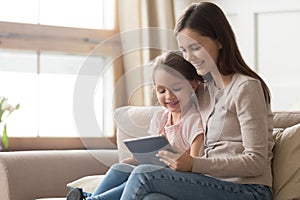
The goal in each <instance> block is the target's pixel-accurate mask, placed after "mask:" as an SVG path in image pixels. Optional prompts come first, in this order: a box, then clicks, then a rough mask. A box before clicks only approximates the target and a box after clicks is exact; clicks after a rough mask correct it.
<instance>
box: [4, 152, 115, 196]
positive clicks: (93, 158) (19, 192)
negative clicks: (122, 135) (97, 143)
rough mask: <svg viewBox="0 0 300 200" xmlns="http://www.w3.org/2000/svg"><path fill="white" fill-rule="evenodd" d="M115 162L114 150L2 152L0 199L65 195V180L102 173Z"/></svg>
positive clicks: (66, 181) (69, 180)
mask: <svg viewBox="0 0 300 200" xmlns="http://www.w3.org/2000/svg"><path fill="white" fill-rule="evenodd" d="M116 162H118V151H117V150H50V151H22V152H1V153H0V188H1V199H3V200H29V199H36V198H41V197H50V196H51V197H62V196H66V194H67V192H68V190H67V187H66V185H67V183H69V182H71V181H74V180H76V179H78V178H81V177H83V176H87V175H94V174H104V173H105V172H106V171H107V170H108V168H109V167H110V166H111V165H112V164H113V163H116Z"/></svg>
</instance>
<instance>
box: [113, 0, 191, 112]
mask: <svg viewBox="0 0 300 200" xmlns="http://www.w3.org/2000/svg"><path fill="white" fill-rule="evenodd" d="M191 2H192V1H190V0H118V1H117V5H118V11H119V13H118V19H119V20H118V21H119V30H120V40H121V46H122V55H121V56H120V59H121V60H122V67H116V68H115V70H116V73H117V74H118V76H119V78H118V80H117V81H116V92H115V93H116V95H115V98H116V107H119V106H123V105H152V104H153V95H152V85H151V74H150V73H151V72H150V71H149V67H148V68H147V64H148V63H149V61H151V60H152V59H153V58H155V57H156V56H157V55H159V54H160V53H162V52H163V51H166V50H173V49H178V48H177V43H176V40H175V38H174V36H173V29H174V25H175V21H176V18H177V16H178V15H179V13H181V12H182V11H183V10H184V8H185V7H187V6H188V5H189V4H190V3H191Z"/></svg>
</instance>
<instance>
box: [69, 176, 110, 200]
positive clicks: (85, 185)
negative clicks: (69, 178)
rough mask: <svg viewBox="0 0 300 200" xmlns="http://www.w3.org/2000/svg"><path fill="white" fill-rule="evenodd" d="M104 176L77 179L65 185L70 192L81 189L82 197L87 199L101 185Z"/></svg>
mask: <svg viewBox="0 0 300 200" xmlns="http://www.w3.org/2000/svg"><path fill="white" fill-rule="evenodd" d="M104 176H105V175H91V176H85V177H82V178H80V179H77V180H75V181H73V182H71V183H68V184H67V188H68V189H69V190H72V189H73V188H81V189H82V191H83V195H84V196H85V197H89V196H91V195H92V193H93V192H94V190H95V189H96V188H97V186H98V185H99V184H100V183H101V181H102V179H103V178H104Z"/></svg>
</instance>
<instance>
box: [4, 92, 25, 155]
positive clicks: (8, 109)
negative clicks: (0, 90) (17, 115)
mask: <svg viewBox="0 0 300 200" xmlns="http://www.w3.org/2000/svg"><path fill="white" fill-rule="evenodd" d="M19 108H20V104H17V105H15V106H13V105H11V104H9V103H8V102H7V98H5V97H2V96H0V125H3V131H2V137H1V141H0V142H2V144H3V147H4V149H8V136H7V125H6V120H7V118H8V116H9V115H10V114H11V113H12V112H13V111H15V110H17V109H19ZM0 136H1V135H0ZM0 144H1V143H0Z"/></svg>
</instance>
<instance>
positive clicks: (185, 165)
mask: <svg viewBox="0 0 300 200" xmlns="http://www.w3.org/2000/svg"><path fill="white" fill-rule="evenodd" d="M156 156H158V157H160V161H162V162H164V163H165V164H166V165H168V166H169V168H171V169H173V170H175V171H182V172H191V171H192V168H193V158H192V157H191V156H190V155H189V154H188V153H186V152H185V153H183V154H179V153H172V152H170V151H166V150H162V151H159V152H158V154H156Z"/></svg>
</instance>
